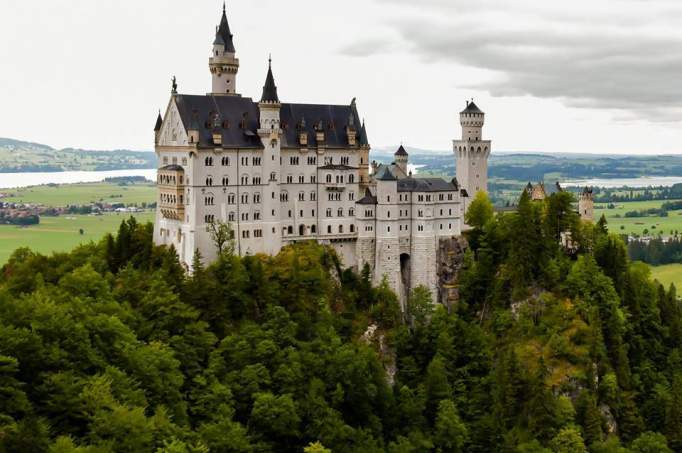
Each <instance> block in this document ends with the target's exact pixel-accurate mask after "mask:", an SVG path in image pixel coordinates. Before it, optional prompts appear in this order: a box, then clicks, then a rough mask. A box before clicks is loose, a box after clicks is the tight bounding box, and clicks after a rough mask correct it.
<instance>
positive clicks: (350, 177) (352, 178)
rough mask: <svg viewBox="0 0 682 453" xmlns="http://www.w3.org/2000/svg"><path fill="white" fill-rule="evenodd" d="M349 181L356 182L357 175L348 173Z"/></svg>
mask: <svg viewBox="0 0 682 453" xmlns="http://www.w3.org/2000/svg"><path fill="white" fill-rule="evenodd" d="M348 183H349V184H353V183H355V175H348Z"/></svg>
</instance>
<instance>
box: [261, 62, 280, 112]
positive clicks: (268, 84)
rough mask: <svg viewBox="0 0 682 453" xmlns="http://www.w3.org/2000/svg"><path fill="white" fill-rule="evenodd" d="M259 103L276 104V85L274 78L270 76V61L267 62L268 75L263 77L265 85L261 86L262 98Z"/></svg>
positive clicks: (277, 99)
mask: <svg viewBox="0 0 682 453" xmlns="http://www.w3.org/2000/svg"><path fill="white" fill-rule="evenodd" d="M260 101H261V102H277V103H279V98H278V97H277V85H275V77H274V76H273V75H272V60H268V75H267V77H265V85H263V96H262V97H261V99H260Z"/></svg>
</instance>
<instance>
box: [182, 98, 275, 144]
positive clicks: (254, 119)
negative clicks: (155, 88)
mask: <svg viewBox="0 0 682 453" xmlns="http://www.w3.org/2000/svg"><path fill="white" fill-rule="evenodd" d="M175 101H176V103H177V106H178V111H179V112H180V118H181V119H182V123H183V125H184V126H185V128H190V127H191V126H190V125H191V124H192V123H193V122H194V123H198V125H199V145H200V146H212V144H213V135H212V134H213V125H214V123H215V120H216V115H217V121H218V122H220V125H221V126H222V127H221V128H220V131H221V132H222V143H223V146H226V147H234V148H262V144H261V141H260V138H259V137H258V134H257V133H256V131H257V130H258V124H259V113H258V105H257V104H255V103H254V102H253V100H252V99H250V98H243V97H239V96H195V95H186V94H179V95H177V96H175ZM197 119H198V120H197Z"/></svg>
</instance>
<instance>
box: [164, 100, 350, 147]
mask: <svg viewBox="0 0 682 453" xmlns="http://www.w3.org/2000/svg"><path fill="white" fill-rule="evenodd" d="M175 100H176V103H177V106H178V110H179V112H180V117H181V119H182V123H183V124H184V125H185V127H186V128H189V127H190V125H191V124H192V122H193V118H194V122H198V124H199V126H200V128H199V146H200V147H201V146H206V147H212V146H213V137H212V131H213V120H214V117H215V115H216V114H217V115H218V117H219V118H220V124H221V127H220V129H219V130H220V131H221V132H222V146H223V147H224V148H262V147H263V146H262V143H261V141H260V138H259V137H258V134H257V131H258V128H259V123H260V110H259V108H258V104H257V103H256V102H254V101H253V99H251V98H246V97H241V96H213V95H187V94H178V95H176V96H175ZM354 110H355V109H354V108H353V107H352V106H350V105H318V104H287V103H283V104H282V106H281V109H280V123H281V127H282V130H283V132H284V136H283V138H282V147H283V148H299V147H300V145H299V134H300V133H307V134H308V145H309V146H315V145H316V139H317V135H316V133H315V132H316V131H315V128H316V127H317V126H318V125H320V123H321V124H322V127H323V129H324V133H325V134H324V135H325V141H324V144H325V145H326V146H327V147H329V148H347V147H348V146H349V143H348V135H347V133H346V126H347V123H348V119H349V117H350V115H351V113H352V114H353V115H354V116H355V120H354V121H355V123H356V124H359V122H360V119H359V118H358V115H357V112H355V111H354ZM193 115H196V116H193ZM303 119H305V121H302V120H303ZM358 135H360V144H363V142H362V134H361V133H358Z"/></svg>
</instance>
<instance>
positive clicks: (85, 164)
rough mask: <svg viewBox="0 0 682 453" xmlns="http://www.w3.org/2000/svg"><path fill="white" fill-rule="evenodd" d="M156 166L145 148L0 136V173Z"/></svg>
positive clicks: (150, 153) (152, 156) (154, 160)
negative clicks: (61, 144)
mask: <svg viewBox="0 0 682 453" xmlns="http://www.w3.org/2000/svg"><path fill="white" fill-rule="evenodd" d="M144 168H156V154H154V153H153V152H149V151H129V150H122V149H117V150H111V151H92V150H84V149H73V148H65V149H54V148H52V147H51V146H48V145H43V144H41V143H32V142H24V141H20V140H13V139H11V138H0V173H18V172H58V171H104V170H128V169H144Z"/></svg>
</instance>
